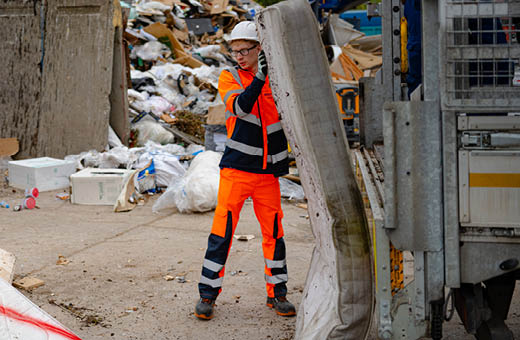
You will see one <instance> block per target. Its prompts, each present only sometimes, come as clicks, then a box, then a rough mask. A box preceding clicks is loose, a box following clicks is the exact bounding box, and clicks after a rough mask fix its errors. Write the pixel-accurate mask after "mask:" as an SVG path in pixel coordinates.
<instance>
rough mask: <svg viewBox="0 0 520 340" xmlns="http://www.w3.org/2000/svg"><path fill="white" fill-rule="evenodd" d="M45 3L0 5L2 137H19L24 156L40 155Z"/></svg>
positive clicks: (0, 122) (17, 2) (0, 111)
mask: <svg viewBox="0 0 520 340" xmlns="http://www.w3.org/2000/svg"><path fill="white" fill-rule="evenodd" d="M40 10H41V1H7V2H6V1H3V2H1V3H0V27H2V29H1V30H0V60H2V67H0V79H2V85H1V87H0V137H1V138H11V137H13V138H17V139H18V140H19V141H20V150H21V151H20V153H19V155H21V156H29V155H31V154H35V153H36V141H37V138H38V121H39V100H40V79H41V78H40V65H39V63H40V60H41V49H40V46H41V38H40V37H41V30H40V22H41V15H40Z"/></svg>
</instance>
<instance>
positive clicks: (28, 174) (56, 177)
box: [8, 157, 76, 191]
mask: <svg viewBox="0 0 520 340" xmlns="http://www.w3.org/2000/svg"><path fill="white" fill-rule="evenodd" d="M8 167H9V185H10V186H12V187H15V188H18V189H29V188H33V187H36V188H38V190H39V191H50V190H58V189H65V188H68V187H69V177H70V175H72V174H73V173H74V172H76V163H75V162H74V161H65V160H63V159H56V158H50V157H40V158H31V159H24V160H20V161H10V162H9V165H8Z"/></svg>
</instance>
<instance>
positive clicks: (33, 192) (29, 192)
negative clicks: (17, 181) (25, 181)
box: [25, 188, 40, 198]
mask: <svg viewBox="0 0 520 340" xmlns="http://www.w3.org/2000/svg"><path fill="white" fill-rule="evenodd" d="M38 195H40V191H39V190H38V188H30V189H25V197H33V198H37V197H38Z"/></svg>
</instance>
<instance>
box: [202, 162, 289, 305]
mask: <svg viewBox="0 0 520 340" xmlns="http://www.w3.org/2000/svg"><path fill="white" fill-rule="evenodd" d="M248 197H251V198H252V199H253V207H254V211H255V215H256V217H257V219H258V221H259V222H260V227H261V228H262V238H263V240H262V249H263V252H264V259H265V280H266V287H267V295H268V296H269V297H280V296H285V295H286V294H287V286H286V282H287V265H286V262H285V243H284V240H283V229H282V223H281V221H282V217H283V213H282V207H281V199H280V184H279V182H278V178H276V177H274V176H273V175H271V174H255V173H250V172H244V171H240V170H235V169H229V168H224V169H222V170H221V171H220V186H219V191H218V203H217V208H216V210H215V217H214V218H213V227H212V229H211V234H210V235H209V238H208V248H207V250H206V256H205V257H204V264H203V267H202V275H201V279H200V282H199V292H200V296H201V297H202V298H207V299H216V298H217V296H218V294H219V293H220V291H221V290H222V281H223V279H224V271H225V264H226V260H227V257H228V254H229V250H230V249H231V243H232V239H233V235H234V233H235V228H236V226H237V223H238V218H239V216H240V210H242V206H243V205H244V201H245V200H246V199H247V198H248Z"/></svg>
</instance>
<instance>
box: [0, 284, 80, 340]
mask: <svg viewBox="0 0 520 340" xmlns="http://www.w3.org/2000/svg"><path fill="white" fill-rule="evenodd" d="M0 339H2V340H81V338H79V337H78V336H77V335H75V334H74V333H72V332H71V331H70V330H68V329H67V328H65V327H64V326H63V325H61V324H60V323H59V322H58V321H57V320H56V319H54V318H53V317H52V316H50V315H49V314H47V313H46V312H45V311H43V310H42V309H40V308H39V307H38V306H36V305H35V304H34V303H32V302H31V301H30V300H29V299H27V298H26V297H25V296H24V295H23V294H22V293H20V292H19V291H18V290H17V289H16V288H14V287H13V286H11V285H10V284H8V283H7V282H6V281H5V280H2V279H0Z"/></svg>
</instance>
